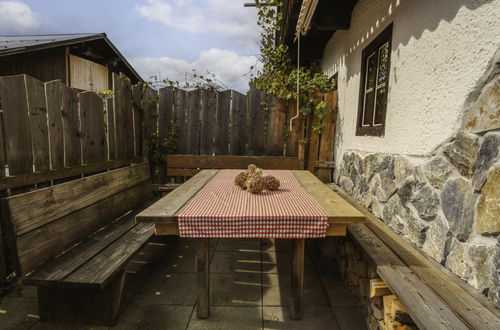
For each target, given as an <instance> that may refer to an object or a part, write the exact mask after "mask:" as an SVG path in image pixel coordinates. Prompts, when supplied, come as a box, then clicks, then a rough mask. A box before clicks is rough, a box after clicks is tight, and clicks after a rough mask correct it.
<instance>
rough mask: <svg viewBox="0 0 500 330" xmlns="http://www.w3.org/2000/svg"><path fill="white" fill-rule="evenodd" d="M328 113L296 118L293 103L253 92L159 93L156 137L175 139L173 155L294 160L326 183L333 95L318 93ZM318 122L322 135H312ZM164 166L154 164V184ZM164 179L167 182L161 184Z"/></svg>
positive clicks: (332, 130)
mask: <svg viewBox="0 0 500 330" xmlns="http://www.w3.org/2000/svg"><path fill="white" fill-rule="evenodd" d="M318 97H320V98H322V99H323V100H324V101H325V102H327V103H328V105H329V107H330V108H331V109H334V110H333V111H331V112H330V113H329V114H328V115H327V116H326V117H325V118H323V119H322V120H319V119H317V118H314V117H313V116H312V115H309V116H304V115H299V116H298V118H296V119H294V121H293V125H292V130H291V131H290V119H291V118H292V117H294V116H295V114H296V112H297V110H296V105H295V104H292V103H290V104H286V103H283V102H278V101H277V100H276V99H275V98H273V97H270V96H268V95H266V94H264V93H262V92H260V91H258V90H255V89H251V90H250V91H249V92H248V93H247V95H244V94H241V93H239V92H237V91H233V90H226V91H221V92H212V91H207V90H202V89H193V90H189V91H185V90H181V89H178V88H173V87H165V88H162V89H160V90H159V107H158V109H159V121H158V128H159V136H160V137H162V138H165V137H168V136H172V135H173V136H175V137H176V138H175V145H176V150H175V152H174V154H176V155H216V156H226V155H232V156H271V157H282V156H286V157H297V158H298V159H299V161H300V165H301V168H305V169H308V170H310V171H311V172H313V173H315V174H316V175H318V176H319V177H320V178H321V179H322V180H323V181H325V182H328V181H331V180H332V174H333V147H334V135H335V119H336V102H337V97H336V92H331V93H326V94H319V95H318ZM320 123H322V124H323V127H324V128H323V131H322V132H321V133H316V132H314V131H313V127H314V125H317V124H320ZM168 167H169V165H168V164H160V169H159V172H160V176H161V179H160V181H161V182H162V183H165V182H167V181H168V179H167V178H166V177H165V176H164V175H163V176H162V174H163V173H164V172H165V169H166V168H168ZM166 180H167V181H166Z"/></svg>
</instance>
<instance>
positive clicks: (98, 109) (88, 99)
mask: <svg viewBox="0 0 500 330" xmlns="http://www.w3.org/2000/svg"><path fill="white" fill-rule="evenodd" d="M78 97H79V99H80V102H79V104H80V120H81V125H82V154H83V163H84V164H90V163H94V162H99V161H105V160H107V158H108V157H107V156H108V155H107V151H108V149H107V145H106V143H107V139H106V134H105V132H104V104H103V100H102V98H101V97H99V96H98V95H97V94H95V93H94V92H83V93H80V94H78Z"/></svg>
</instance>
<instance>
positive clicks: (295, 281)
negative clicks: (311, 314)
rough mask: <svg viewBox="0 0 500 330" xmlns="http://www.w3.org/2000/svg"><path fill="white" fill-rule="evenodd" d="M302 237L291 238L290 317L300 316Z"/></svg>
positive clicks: (302, 283)
mask: <svg viewBox="0 0 500 330" xmlns="http://www.w3.org/2000/svg"><path fill="white" fill-rule="evenodd" d="M304 245H305V240H304V239H294V240H293V256H292V278H291V285H292V287H291V288H290V318H291V319H292V320H300V319H301V318H302V296H303V292H304Z"/></svg>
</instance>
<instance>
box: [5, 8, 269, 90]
mask: <svg viewBox="0 0 500 330" xmlns="http://www.w3.org/2000/svg"><path fill="white" fill-rule="evenodd" d="M244 2H249V1H248V0H101V1H96V0H86V1H81V0H80V1H76V0H19V1H18V0H10V1H3V0H0V18H1V19H0V35H6V34H50V33H80V32H85V33H87V32H106V33H107V35H108V37H109V38H110V39H111V41H112V42H113V43H114V44H115V45H116V46H117V47H118V49H119V50H120V51H121V52H122V53H123V54H124V55H125V57H127V59H128V60H129V61H130V62H131V63H132V65H133V66H134V67H135V68H136V69H137V70H138V71H139V73H140V74H141V75H142V76H143V78H144V79H146V80H147V79H149V77H150V76H151V75H160V76H161V77H162V78H169V79H173V80H178V79H182V78H183V77H184V72H185V71H187V72H191V70H192V69H197V70H198V72H200V73H203V72H204V71H206V70H209V71H211V72H213V73H215V74H216V75H217V76H218V78H219V79H220V80H222V81H223V82H224V83H225V84H226V85H227V86H229V87H231V88H235V89H238V90H240V91H245V90H246V89H247V83H248V78H249V74H248V72H249V70H250V66H253V65H256V64H257V56H258V52H259V50H258V40H259V33H258V28H257V25H256V19H257V18H256V9H255V8H244V7H243V3H244Z"/></svg>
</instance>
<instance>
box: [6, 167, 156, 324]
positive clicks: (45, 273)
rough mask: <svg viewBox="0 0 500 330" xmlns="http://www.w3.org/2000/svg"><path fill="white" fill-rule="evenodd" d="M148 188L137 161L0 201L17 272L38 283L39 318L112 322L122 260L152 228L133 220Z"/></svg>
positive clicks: (25, 282) (145, 173)
mask: <svg viewBox="0 0 500 330" xmlns="http://www.w3.org/2000/svg"><path fill="white" fill-rule="evenodd" d="M151 188H152V186H151V182H150V178H149V166H148V164H147V163H141V164H136V165H130V166H127V167H123V168H120V169H116V170H112V171H109V172H105V173H101V174H96V175H92V176H88V177H85V178H82V179H77V180H74V181H70V182H66V183H61V184H57V185H54V186H51V187H48V188H43V189H38V190H34V191H31V192H27V193H23V194H19V195H15V196H12V197H7V198H4V199H3V200H2V209H3V212H4V219H5V220H6V223H7V225H8V232H9V237H10V243H11V246H12V249H13V251H14V253H13V254H14V256H15V263H16V271H17V273H18V274H17V275H18V276H23V279H22V283H23V285H29V286H36V287H37V290H38V306H39V315H40V320H41V321H46V322H54V323H72V324H86V325H114V324H115V322H116V318H117V315H118V312H119V307H120V300H121V296H122V289H123V282H124V273H125V272H124V267H125V265H126V263H127V261H128V260H129V259H130V258H131V257H132V255H134V253H135V252H136V251H137V250H138V249H139V248H141V246H143V244H145V243H146V242H147V241H148V239H149V238H150V237H151V236H152V235H153V234H154V226H153V225H150V224H136V222H135V215H136V213H137V212H138V210H142V208H143V207H142V206H145V205H144V204H145V203H146V202H147V201H148V200H152V199H153V193H152V189H151Z"/></svg>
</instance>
